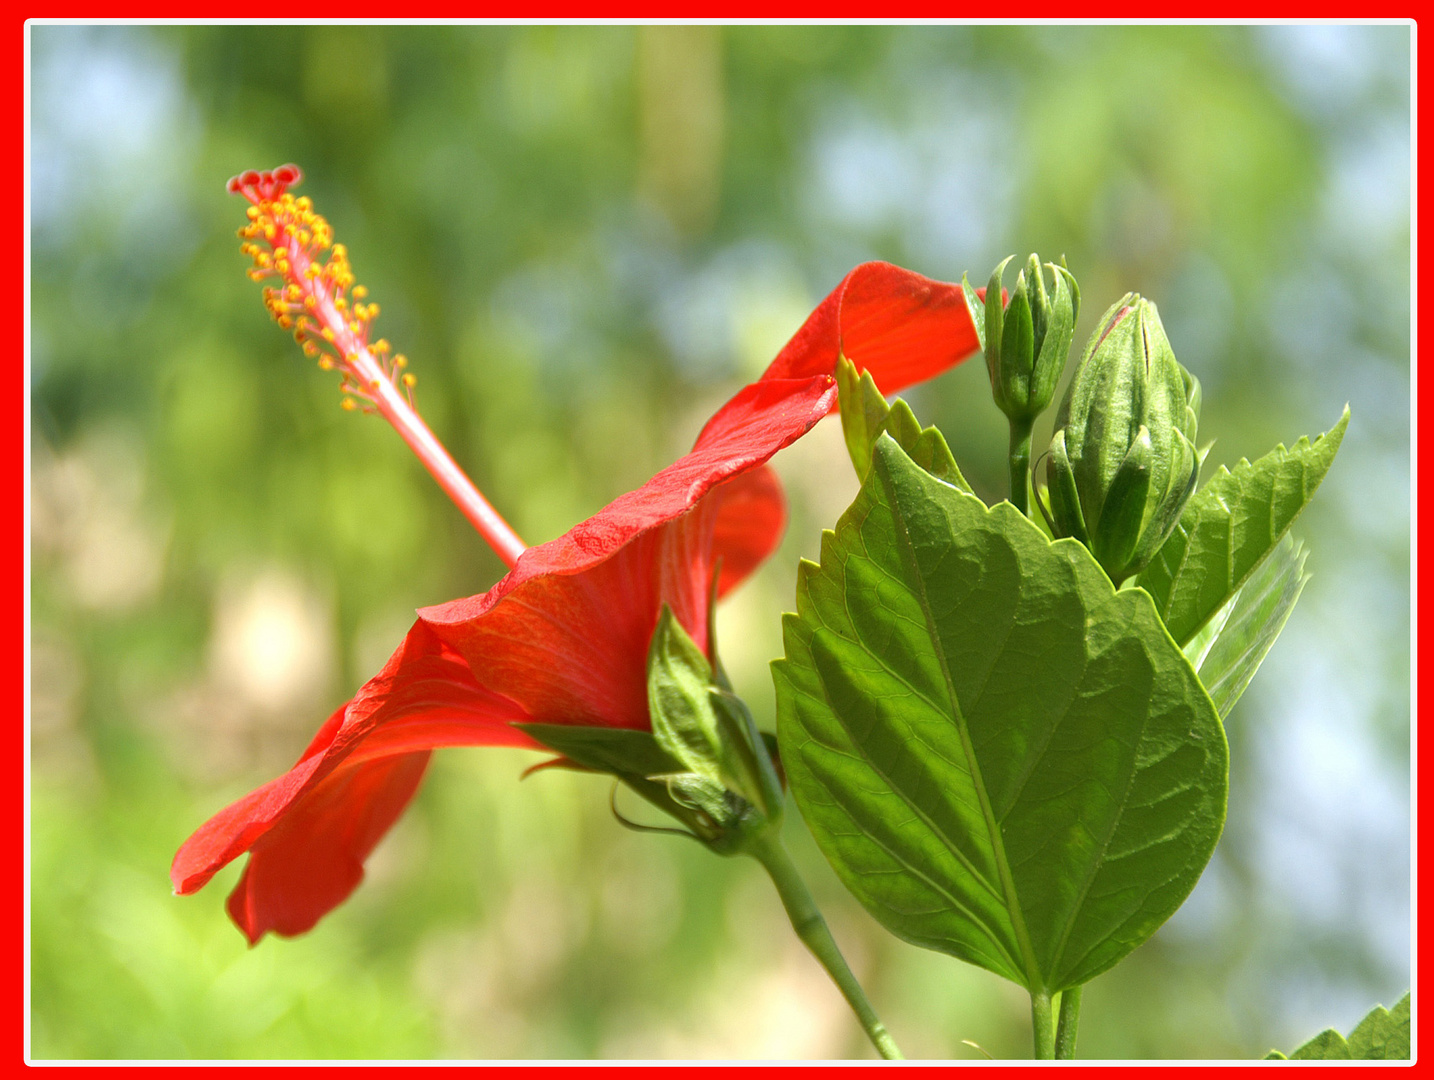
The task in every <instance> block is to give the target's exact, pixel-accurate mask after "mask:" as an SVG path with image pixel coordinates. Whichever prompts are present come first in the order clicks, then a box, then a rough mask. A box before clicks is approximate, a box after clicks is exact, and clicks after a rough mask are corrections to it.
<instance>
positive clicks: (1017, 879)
mask: <svg viewBox="0 0 1434 1080" xmlns="http://www.w3.org/2000/svg"><path fill="white" fill-rule="evenodd" d="M784 631H785V642H786V657H785V658H784V659H782V660H778V661H776V662H775V663H774V664H773V673H774V678H775V681H776V684H777V706H778V737H779V741H780V743H781V749H782V761H783V764H784V766H785V767H786V770H787V776H788V778H789V780H790V782H791V786H792V791H793V793H794V794H795V796H796V799H797V802H798V805H799V806H801V808H802V812H803V815H804V816H805V817H806V820H807V822H808V824H809V825H810V826H811V828H812V831H813V833H814V834H815V835H816V837H817V840H818V843H819V844H820V846H821V848H822V850H823V852H824V853H825V854H826V856H827V858H828V859H829V860H830V861H831V863H832V865H833V866H834V867H835V868H836V870H837V872H838V874H839V875H840V876H841V878H842V880H843V881H844V882H845V884H846V885H847V887H848V888H849V889H851V891H852V892H853V893H854V894H855V895H856V896H857V897H858V898H859V899H860V900H861V901H862V903H863V904H865V905H866V907H867V909H868V910H869V911H871V913H872V914H873V915H874V916H875V917H876V918H877V919H878V920H880V921H881V922H882V923H883V924H884V925H885V926H886V927H887V928H888V929H890V930H891V931H892V932H893V933H895V934H896V935H897V936H899V937H901V938H904V939H905V940H907V941H911V942H914V943H916V944H918V945H923V946H925V947H927V948H931V949H936V950H939V951H941V952H946V953H949V954H951V955H953V956H956V957H959V958H961V959H963V960H967V961H969V962H971V963H973V964H978V965H980V966H982V967H985V968H987V969H988V970H991V971H994V972H996V973H997V974H1000V975H1003V976H1005V977H1006V978H1008V979H1011V980H1012V981H1014V982H1017V983H1019V984H1021V985H1023V986H1025V987H1026V988H1027V989H1029V990H1032V991H1037V990H1041V989H1044V990H1048V991H1051V992H1055V991H1059V990H1063V989H1066V988H1068V987H1072V986H1077V985H1080V984H1081V983H1084V982H1086V981H1088V980H1089V979H1091V978H1092V977H1093V976H1095V975H1098V974H1099V973H1100V972H1102V971H1104V970H1106V969H1107V968H1109V967H1111V966H1112V965H1113V964H1115V963H1116V962H1117V961H1119V960H1120V959H1121V958H1122V957H1124V956H1125V955H1126V954H1127V953H1129V952H1130V951H1131V950H1132V949H1134V948H1135V947H1136V946H1137V945H1139V944H1140V943H1141V942H1142V941H1144V940H1145V939H1146V938H1148V937H1149V936H1150V935H1151V934H1152V933H1154V931H1155V929H1156V928H1157V927H1158V926H1160V924H1161V923H1163V922H1164V921H1165V920H1166V919H1167V918H1169V917H1170V915H1171V914H1172V913H1173V912H1174V911H1175V909H1176V908H1178V907H1179V906H1180V904H1181V903H1182V902H1183V901H1184V899H1185V897H1186V896H1187V895H1188V894H1189V892H1190V890H1191V888H1193V887H1194V884H1195V882H1196V880H1197V879H1198V878H1199V876H1200V873H1201V871H1202V870H1203V869H1204V867H1205V864H1206V862H1207V861H1208V860H1209V858H1210V854H1211V852H1212V851H1213V850H1214V847H1215V842H1216V840H1217V839H1218V838H1219V835H1220V829H1221V826H1222V824H1223V821H1224V813H1225V797H1226V789H1227V770H1228V749H1227V747H1226V744H1225V736H1224V731H1223V729H1222V728H1221V726H1220V721H1219V717H1218V716H1217V715H1216V712H1215V709H1214V706H1213V705H1212V704H1211V703H1210V699H1209V697H1208V695H1207V694H1206V693H1205V691H1204V689H1203V688H1202V687H1201V685H1200V682H1199V680H1198V679H1197V678H1196V675H1195V672H1194V670H1193V669H1192V668H1191V666H1190V663H1189V661H1188V660H1186V658H1185V656H1184V654H1183V653H1181V651H1180V649H1179V648H1178V647H1177V646H1176V645H1175V643H1174V642H1173V641H1171V640H1170V637H1169V635H1168V634H1166V632H1165V628H1164V627H1163V625H1162V624H1161V623H1160V621H1159V618H1158V617H1157V616H1156V614H1155V609H1154V607H1153V606H1152V605H1151V603H1150V598H1149V596H1148V595H1147V594H1145V593H1143V592H1141V591H1140V590H1138V589H1127V590H1123V591H1120V592H1117V591H1116V590H1115V589H1114V587H1113V586H1112V585H1111V583H1110V580H1109V578H1107V577H1106V575H1105V573H1104V572H1103V571H1102V570H1101V569H1100V567H1099V566H1098V565H1097V563H1096V562H1095V560H1094V559H1093V558H1092V557H1091V555H1090V553H1089V552H1088V551H1087V550H1086V549H1085V547H1084V546H1082V545H1081V544H1079V543H1078V542H1076V541H1074V540H1060V541H1056V542H1054V543H1052V542H1051V541H1049V540H1048V539H1047V538H1046V537H1045V536H1044V535H1043V534H1042V533H1041V532H1040V530H1038V529H1037V528H1036V527H1035V526H1034V525H1033V524H1031V522H1030V521H1028V520H1027V519H1026V518H1025V517H1024V516H1022V515H1021V514H1020V513H1019V512H1018V511H1017V510H1016V509H1015V508H1014V507H1012V506H1011V505H1010V504H1008V503H1002V504H1000V505H998V506H996V507H993V508H990V509H988V508H987V507H986V506H985V505H984V504H983V503H982V502H981V500H979V499H977V498H975V497H974V496H971V495H968V494H966V493H964V492H961V491H959V490H957V489H956V488H954V487H952V486H950V485H949V484H945V483H943V482H941V481H939V480H937V479H935V478H933V477H931V476H930V475H928V474H927V473H926V472H925V471H923V470H922V469H920V468H919V467H917V466H916V465H915V464H914V463H913V462H912V461H911V459H910V458H909V457H907V456H906V455H905V454H904V453H902V452H901V450H900V449H899V448H898V447H897V446H896V445H895V443H894V442H893V441H892V440H890V439H888V438H883V439H881V440H879V442H878V444H877V447H876V453H875V456H874V459H873V468H872V471H871V475H870V476H868V478H867V480H866V482H865V483H864V484H863V486H862V489H861V492H860V493H859V495H858V496H857V499H856V501H855V502H854V503H853V504H852V506H851V508H850V509H848V511H847V512H846V513H845V514H844V515H843V516H842V519H841V521H840V522H838V524H837V528H836V531H835V532H834V533H827V534H825V536H824V537H823V543H822V561H821V565H820V566H818V565H816V564H813V563H809V562H808V563H804V564H803V565H802V567H801V570H800V573H799V578H798V586H797V614H796V615H788V616H786V618H785V620H784Z"/></svg>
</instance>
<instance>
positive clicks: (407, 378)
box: [403, 371, 418, 390]
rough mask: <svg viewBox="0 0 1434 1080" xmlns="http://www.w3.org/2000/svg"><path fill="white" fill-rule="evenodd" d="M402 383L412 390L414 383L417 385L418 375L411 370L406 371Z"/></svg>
mask: <svg viewBox="0 0 1434 1080" xmlns="http://www.w3.org/2000/svg"><path fill="white" fill-rule="evenodd" d="M403 385H404V386H406V387H408V388H409V389H410V390H412V389H413V388H414V387H415V386H416V385H418V376H417V375H415V374H414V373H413V372H411V371H410V372H408V373H407V374H406V375H404V377H403Z"/></svg>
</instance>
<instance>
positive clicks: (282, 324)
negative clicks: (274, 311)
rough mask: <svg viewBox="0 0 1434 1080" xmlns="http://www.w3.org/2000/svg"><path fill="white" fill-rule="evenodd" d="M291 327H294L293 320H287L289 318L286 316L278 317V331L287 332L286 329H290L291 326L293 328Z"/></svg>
mask: <svg viewBox="0 0 1434 1080" xmlns="http://www.w3.org/2000/svg"><path fill="white" fill-rule="evenodd" d="M293 325H294V320H293V319H291V318H289V316H287V315H280V316H279V329H281V330H287V329H289V327H291V326H293Z"/></svg>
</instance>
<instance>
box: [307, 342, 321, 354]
mask: <svg viewBox="0 0 1434 1080" xmlns="http://www.w3.org/2000/svg"><path fill="white" fill-rule="evenodd" d="M304 355H305V356H318V355H319V347H318V346H317V345H315V344H314V343H313V342H312V341H306V342H304Z"/></svg>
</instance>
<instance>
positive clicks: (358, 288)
mask: <svg viewBox="0 0 1434 1080" xmlns="http://www.w3.org/2000/svg"><path fill="white" fill-rule="evenodd" d="M367 295H368V290H367V289H365V288H364V287H363V286H362V285H355V286H354V299H355V300H362V299H363V298H364V297H365V296H367Z"/></svg>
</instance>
